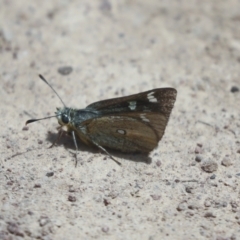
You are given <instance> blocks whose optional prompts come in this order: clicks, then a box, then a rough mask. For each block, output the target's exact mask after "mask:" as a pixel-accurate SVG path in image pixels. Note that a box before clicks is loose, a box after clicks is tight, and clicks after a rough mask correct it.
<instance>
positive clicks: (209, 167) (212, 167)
mask: <svg viewBox="0 0 240 240" xmlns="http://www.w3.org/2000/svg"><path fill="white" fill-rule="evenodd" d="M201 167H202V170H203V171H205V172H208V173H212V172H215V171H217V169H218V165H217V163H216V162H214V161H213V160H207V161H205V162H204V163H203V164H202V166H201Z"/></svg>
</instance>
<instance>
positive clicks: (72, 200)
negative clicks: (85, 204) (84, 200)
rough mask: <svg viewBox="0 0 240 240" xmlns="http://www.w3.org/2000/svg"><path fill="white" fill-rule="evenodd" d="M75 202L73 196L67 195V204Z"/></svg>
mask: <svg viewBox="0 0 240 240" xmlns="http://www.w3.org/2000/svg"><path fill="white" fill-rule="evenodd" d="M76 200H77V199H76V197H75V196H72V195H69V196H68V201H69V202H76Z"/></svg>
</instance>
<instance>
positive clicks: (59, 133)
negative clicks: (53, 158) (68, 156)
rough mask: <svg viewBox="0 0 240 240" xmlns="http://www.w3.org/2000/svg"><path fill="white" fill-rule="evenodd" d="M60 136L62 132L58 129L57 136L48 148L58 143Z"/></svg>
mask: <svg viewBox="0 0 240 240" xmlns="http://www.w3.org/2000/svg"><path fill="white" fill-rule="evenodd" d="M62 134H63V130H62V129H61V128H59V129H58V136H57V138H56V139H55V141H54V142H53V144H52V145H51V146H50V147H49V148H52V147H53V146H54V145H55V144H56V143H57V142H58V140H59V139H60V138H61V137H62Z"/></svg>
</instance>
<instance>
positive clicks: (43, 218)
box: [39, 217, 50, 227]
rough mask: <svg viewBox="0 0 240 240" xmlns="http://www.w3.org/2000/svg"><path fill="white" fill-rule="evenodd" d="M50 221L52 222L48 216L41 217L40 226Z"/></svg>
mask: <svg viewBox="0 0 240 240" xmlns="http://www.w3.org/2000/svg"><path fill="white" fill-rule="evenodd" d="M49 222H50V221H49V219H48V217H41V218H40V219H39V225H40V227H43V226H45V225H46V224H48V223H49Z"/></svg>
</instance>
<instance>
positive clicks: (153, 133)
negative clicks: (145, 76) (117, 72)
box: [81, 88, 177, 152]
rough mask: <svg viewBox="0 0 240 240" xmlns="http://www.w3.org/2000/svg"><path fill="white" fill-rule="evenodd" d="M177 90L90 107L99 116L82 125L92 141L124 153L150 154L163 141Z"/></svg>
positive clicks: (137, 96)
mask: <svg viewBox="0 0 240 240" xmlns="http://www.w3.org/2000/svg"><path fill="white" fill-rule="evenodd" d="M176 94H177V91H176V90H175V89H173V88H160V89H153V90H150V91H147V92H142V93H139V94H134V95H130V96H127V97H122V98H114V99H108V100H104V101H100V102H96V103H93V104H90V105H89V106H87V108H86V110H88V111H97V112H98V113H99V115H98V117H96V118H93V119H88V120H86V121H84V122H82V124H81V125H82V126H81V128H82V129H83V128H84V129H85V130H84V131H85V132H86V133H87V137H88V138H89V140H90V141H92V142H95V143H97V144H98V145H100V146H102V147H108V148H111V149H116V150H121V151H123V152H137V151H138V152H150V151H152V150H153V149H154V148H155V147H156V146H157V145H158V142H159V141H160V140H161V138H162V136H163V134H164V131H165V128H166V125H167V122H168V119H169V115H170V113H171V110H172V108H173V105H174V102H175V99H176Z"/></svg>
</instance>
